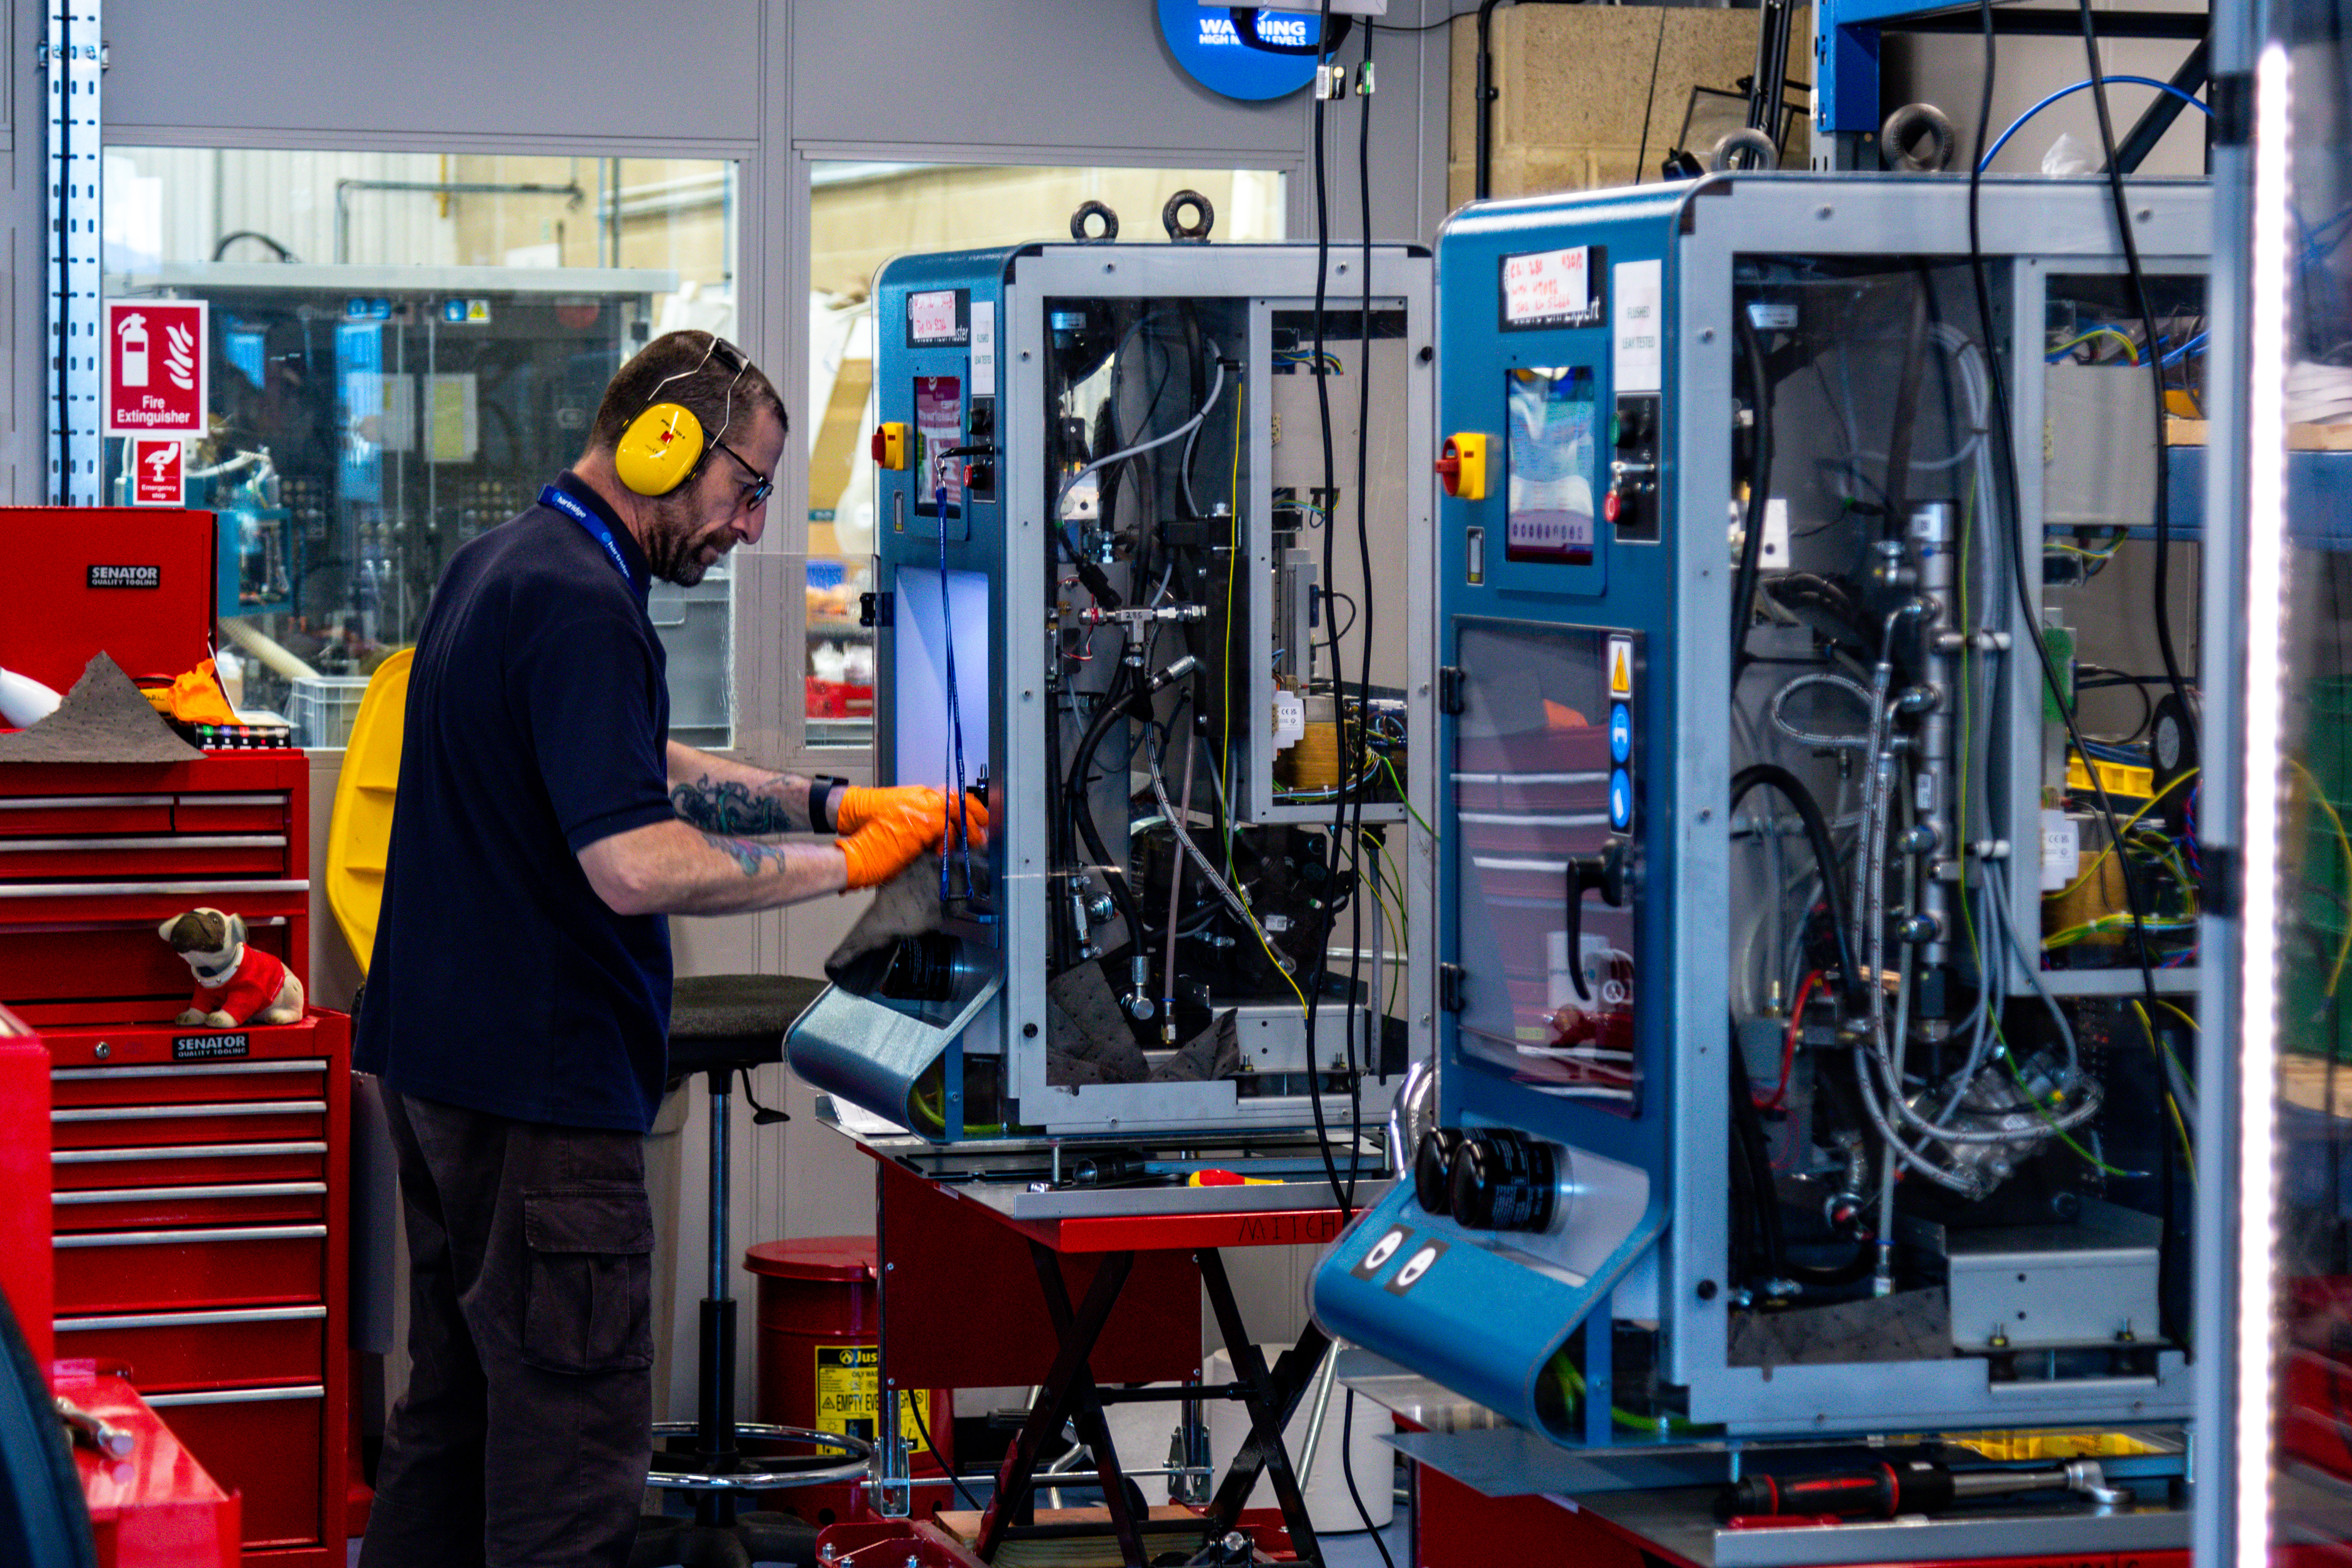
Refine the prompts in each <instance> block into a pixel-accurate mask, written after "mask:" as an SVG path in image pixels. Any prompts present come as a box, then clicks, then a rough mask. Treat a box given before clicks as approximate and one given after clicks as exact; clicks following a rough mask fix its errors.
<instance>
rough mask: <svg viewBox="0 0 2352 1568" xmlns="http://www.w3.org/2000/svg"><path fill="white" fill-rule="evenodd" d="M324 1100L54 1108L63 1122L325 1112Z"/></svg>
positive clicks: (54, 1119)
mask: <svg viewBox="0 0 2352 1568" xmlns="http://www.w3.org/2000/svg"><path fill="white" fill-rule="evenodd" d="M326 1109H327V1102H326V1101H325V1100H215V1101H211V1102H209V1103H206V1102H204V1101H197V1102H194V1103H191V1104H187V1105H89V1106H77V1107H75V1108H74V1109H73V1110H52V1111H50V1112H49V1120H50V1121H52V1122H59V1121H169V1120H173V1119H177V1120H182V1121H184V1120H187V1119H188V1118H191V1117H196V1116H272V1115H275V1116H296V1115H302V1114H306V1113H314V1112H320V1111H324V1110H326Z"/></svg>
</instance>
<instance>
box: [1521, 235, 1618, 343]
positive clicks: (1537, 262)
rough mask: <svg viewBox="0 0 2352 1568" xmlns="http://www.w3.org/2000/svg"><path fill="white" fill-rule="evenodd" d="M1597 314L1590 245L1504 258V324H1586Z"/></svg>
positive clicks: (1557, 325)
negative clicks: (1593, 295)
mask: <svg viewBox="0 0 2352 1568" xmlns="http://www.w3.org/2000/svg"><path fill="white" fill-rule="evenodd" d="M1598 315H1599V312H1598V311H1597V310H1594V308H1593V300H1592V247H1591V246H1588V245H1578V246H1571V247H1569V248H1567V249H1565V250H1538V251H1531V252H1529V253H1528V254H1527V255H1525V256H1506V257H1505V258H1503V324H1504V325H1505V326H1507V327H1575V326H1588V325H1590V324H1591V322H1592V321H1595V320H1596V319H1597V318H1598Z"/></svg>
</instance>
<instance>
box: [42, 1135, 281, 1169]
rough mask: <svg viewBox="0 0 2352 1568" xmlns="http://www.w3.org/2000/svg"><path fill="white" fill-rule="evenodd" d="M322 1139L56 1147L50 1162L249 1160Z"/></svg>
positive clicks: (111, 1162) (102, 1162)
mask: <svg viewBox="0 0 2352 1568" xmlns="http://www.w3.org/2000/svg"><path fill="white" fill-rule="evenodd" d="M325 1152H327V1145H326V1143H325V1142H324V1141H323V1140H321V1141H319V1142H302V1143H168V1144H165V1145H163V1146H162V1147H160V1148H147V1149H60V1150H58V1151H57V1152H55V1153H53V1154H51V1155H50V1156H49V1163H51V1164H53V1165H112V1164H119V1163H123V1162H125V1161H130V1160H252V1159H262V1158H266V1157H268V1156H269V1155H271V1154H323V1153H325Z"/></svg>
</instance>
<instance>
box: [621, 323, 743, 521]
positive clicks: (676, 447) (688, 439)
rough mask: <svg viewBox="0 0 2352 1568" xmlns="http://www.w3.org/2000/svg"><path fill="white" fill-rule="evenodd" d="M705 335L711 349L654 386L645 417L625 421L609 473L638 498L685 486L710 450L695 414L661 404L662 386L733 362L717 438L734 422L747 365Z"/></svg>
mask: <svg viewBox="0 0 2352 1568" xmlns="http://www.w3.org/2000/svg"><path fill="white" fill-rule="evenodd" d="M709 338H710V346H709V348H707V349H705V350H704V351H703V354H702V358H701V359H700V360H699V361H698V362H697V363H696V364H695V366H694V368H693V369H692V370H682V371H679V372H678V373H677V374H676V375H671V376H665V377H663V378H662V379H661V380H660V381H659V382H657V383H656V384H655V386H654V390H653V395H652V397H651V398H650V399H648V400H647V402H646V408H645V412H644V413H642V414H640V415H638V416H636V417H635V419H632V420H630V421H629V427H628V429H626V430H625V431H623V432H622V434H621V439H620V442H619V444H618V445H617V446H615V447H614V449H613V471H614V473H616V474H618V475H619V476H620V479H621V482H622V483H623V484H625V485H626V486H628V487H629V489H632V490H634V491H635V492H636V493H637V494H639V495H641V496H666V495H667V494H669V493H670V492H671V491H672V490H674V489H677V488H678V486H680V485H682V484H684V483H686V481H687V479H688V477H689V476H690V475H692V474H693V472H694V471H695V469H697V468H699V467H701V465H702V458H703V455H704V453H706V452H707V451H709V447H710V445H711V442H710V440H707V439H705V438H704V437H703V433H702V421H701V420H699V419H697V418H696V417H695V416H694V412H693V410H691V409H689V408H688V407H687V406H686V405H684V404H682V403H665V402H663V401H662V400H661V389H662V388H663V387H665V386H667V385H668V384H670V383H671V382H673V381H683V380H685V379H686V378H687V377H688V376H690V375H699V374H702V369H703V366H705V365H707V364H709V363H710V362H711V360H712V359H714V358H716V359H718V361H719V363H720V364H722V365H724V364H728V363H732V364H733V365H734V367H735V381H730V382H729V383H728V384H727V409H726V413H725V415H724V416H723V417H722V418H721V419H720V421H719V435H721V436H724V435H725V434H726V433H727V427H728V426H730V425H731V424H732V423H734V419H735V382H736V381H740V380H742V379H743V373H744V372H745V371H748V370H749V369H751V361H749V360H747V359H745V358H744V357H743V356H742V355H741V354H740V353H737V352H736V351H735V350H734V349H733V348H732V347H730V346H729V345H727V344H725V343H722V342H720V341H719V335H718V334H717V333H716V332H713V333H710V334H709ZM713 439H715V437H713Z"/></svg>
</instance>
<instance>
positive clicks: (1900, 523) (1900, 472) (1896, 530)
mask: <svg viewBox="0 0 2352 1568" xmlns="http://www.w3.org/2000/svg"><path fill="white" fill-rule="evenodd" d="M1916 281H1917V285H1918V286H1917V288H1916V289H1914V290H1913V291H1912V295H1911V330H1910V331H1908V332H1906V334H1904V340H1903V376H1902V379H1901V380H1900V381H1898V382H1896V383H1895V426H1894V428H1893V429H1892V430H1890V431H1889V432H1888V433H1887V437H1886V483H1885V485H1884V486H1883V487H1882V489H1881V492H1880V493H1882V494H1883V495H1885V498H1886V515H1885V517H1882V518H1880V519H1879V520H1878V536H1879V537H1880V538H1881V539H1901V538H1902V537H1903V534H1904V531H1905V530H1906V528H1908V527H1909V526H1910V523H1911V516H1910V513H1911V443H1912V439H1913V437H1915V436H1916V435H1917V433H1918V428H1919V393H1920V388H1921V384H1923V383H1924V382H1926V380H1927V287H1928V286H1927V267H1926V264H1925V263H1922V264H1921V265H1920V268H1919V272H1918V276H1917V279H1916Z"/></svg>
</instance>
